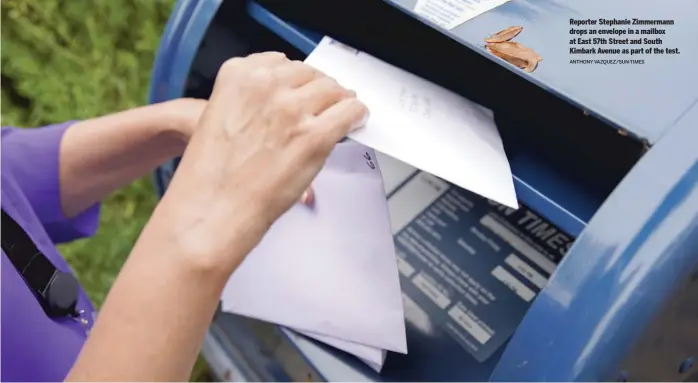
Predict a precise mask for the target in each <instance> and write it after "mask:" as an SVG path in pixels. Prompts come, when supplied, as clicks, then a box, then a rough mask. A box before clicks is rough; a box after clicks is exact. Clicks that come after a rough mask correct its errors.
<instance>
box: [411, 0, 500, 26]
mask: <svg viewBox="0 0 698 383" xmlns="http://www.w3.org/2000/svg"><path fill="white" fill-rule="evenodd" d="M507 1H509V0H417V5H415V7H414V12H415V13H416V14H418V15H419V16H422V17H424V18H425V19H427V20H429V21H431V22H433V23H435V24H437V25H438V26H440V27H441V28H444V29H446V30H451V29H453V28H455V27H457V26H459V25H461V24H463V23H464V22H466V21H468V20H470V19H472V18H473V17H475V16H478V15H480V14H482V13H485V12H487V11H489V10H490V9H493V8H496V7H498V6H500V5H502V4H504V3H506V2H507Z"/></svg>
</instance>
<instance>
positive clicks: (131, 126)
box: [59, 100, 196, 217]
mask: <svg viewBox="0 0 698 383" xmlns="http://www.w3.org/2000/svg"><path fill="white" fill-rule="evenodd" d="M187 102H196V101H193V100H176V101H171V102H166V103H161V104H156V105H149V106H145V107H140V108H136V109H131V110H127V111H124V112H119V113H115V114H111V115H107V116H104V117H99V118H94V119H89V120H85V121H81V122H78V123H75V124H74V125H73V126H71V127H70V128H69V129H68V130H67V131H66V133H65V135H64V136H63V139H62V141H61V149H60V162H59V164H60V186H61V187H60V192H61V206H62V208H63V212H64V213H65V215H66V216H68V217H72V216H75V215H77V214H79V213H80V212H82V211H83V210H85V209H86V208H88V207H89V206H91V205H93V204H94V203H96V202H98V201H100V200H102V199H104V198H105V197H106V196H107V195H109V194H110V193H111V192H113V191H114V190H116V189H118V188H119V187H122V186H124V185H127V184H128V183H130V182H132V181H133V180H135V179H137V178H139V177H141V176H143V175H146V174H148V173H149V172H151V171H153V170H154V169H155V168H156V167H157V166H159V165H161V164H162V163H164V162H165V161H167V160H168V159H170V158H173V157H175V156H177V155H180V154H181V153H182V151H183V150H184V147H185V145H186V139H185V138H184V137H183V136H182V134H181V131H180V130H181V129H179V124H181V123H182V122H181V120H182V117H181V116H182V112H181V110H180V109H182V107H183V106H186V105H183V104H186V103H187Z"/></svg>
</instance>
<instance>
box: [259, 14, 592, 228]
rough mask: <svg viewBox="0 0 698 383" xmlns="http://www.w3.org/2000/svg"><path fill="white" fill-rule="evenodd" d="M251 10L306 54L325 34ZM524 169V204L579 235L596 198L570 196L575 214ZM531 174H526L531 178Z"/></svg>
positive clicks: (549, 182)
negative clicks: (536, 184) (539, 186)
mask: <svg viewBox="0 0 698 383" xmlns="http://www.w3.org/2000/svg"><path fill="white" fill-rule="evenodd" d="M247 12H248V14H249V15H250V16H251V17H252V18H253V19H255V20H256V21H257V22H258V23H260V24H262V25H263V26H265V27H266V28H267V29H269V30H271V31H273V32H274V33H276V34H277V35H278V36H279V37H281V38H282V39H284V40H286V41H287V42H288V43H290V44H292V45H294V46H295V47H296V48H298V49H299V50H300V51H302V52H303V53H305V54H310V52H312V51H313V49H315V47H316V46H317V44H318V43H319V42H320V40H321V39H322V37H323V36H322V35H318V34H316V33H313V32H310V31H307V30H304V29H302V28H299V27H296V26H294V25H293V24H290V23H287V22H285V21H284V20H282V19H280V18H278V17H277V16H276V15H274V14H272V13H271V12H269V11H268V10H266V9H265V8H264V7H262V6H260V5H259V4H257V3H255V2H253V1H249V2H248V3H247ZM512 165H513V166H512V167H513V168H514V169H516V170H519V171H520V172H521V173H524V174H526V175H527V176H529V177H530V178H534V179H536V181H538V182H539V184H542V185H545V186H546V189H548V190H549V191H552V190H558V189H567V190H573V189H574V188H571V187H569V185H566V184H565V182H564V181H562V180H554V179H546V177H541V175H540V174H539V173H540V169H530V166H526V165H524V166H520V167H518V169H517V167H516V166H515V165H516V163H513V164H512ZM521 173H520V174H519V175H518V176H517V174H515V175H514V187H515V189H516V193H517V196H518V197H519V199H520V200H521V201H522V202H523V203H524V204H526V205H528V206H529V207H531V208H532V209H534V210H536V211H537V212H539V213H540V214H542V215H543V216H545V217H546V218H548V219H549V220H550V221H552V222H553V223H554V224H555V225H557V226H558V227H560V228H561V229H562V230H564V231H566V232H567V233H569V234H571V235H572V236H575V237H576V236H578V235H579V234H580V233H581V232H582V230H584V227H585V226H586V223H585V222H586V221H585V218H586V219H588V218H591V216H592V215H593V213H594V212H595V211H596V208H597V206H595V205H594V203H593V202H591V201H588V200H586V199H584V198H569V199H568V200H569V201H566V202H568V204H567V205H571V206H573V207H574V208H575V213H576V214H575V213H573V212H571V211H569V210H567V209H566V208H564V207H563V206H561V205H560V204H559V203H558V202H555V201H553V200H551V199H550V198H548V197H546V196H545V194H544V193H541V191H540V190H537V189H536V188H534V187H533V186H531V185H529V183H528V182H527V181H525V180H524V179H522V178H521V177H520V175H521ZM529 177H526V178H527V179H528V178H529ZM547 178H552V177H547Z"/></svg>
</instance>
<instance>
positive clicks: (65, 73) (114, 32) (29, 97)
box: [1, 0, 208, 380]
mask: <svg viewBox="0 0 698 383" xmlns="http://www.w3.org/2000/svg"><path fill="white" fill-rule="evenodd" d="M173 5H174V0H105V1H94V0H71V1H62V0H3V1H2V5H1V6H2V20H1V21H2V50H1V51H2V125H3V126H4V125H13V126H21V127H36V126H41V125H46V124H50V123H55V122H62V121H66V120H71V119H85V118H90V117H95V116H99V115H104V114H107V113H110V112H115V111H118V110H123V109H127V108H131V107H135V106H138V105H142V104H145V103H146V101H147V99H146V98H147V91H148V84H149V78H150V73H151V69H152V63H153V59H154V53H155V51H156V49H157V45H158V43H159V40H160V36H161V33H162V31H163V28H164V26H165V23H166V22H167V19H168V17H169V14H170V11H171V9H172V6H173ZM28 160H29V159H28ZM156 203H157V199H156V196H155V192H154V189H153V185H152V182H151V180H150V178H149V177H146V178H144V179H141V180H138V181H136V182H134V183H133V184H131V185H129V186H128V187H125V188H123V189H121V190H119V191H117V192H116V193H114V194H113V195H112V196H110V197H109V198H108V199H107V200H106V201H104V203H103V205H102V216H101V226H100V229H99V232H98V233H97V235H96V236H94V237H93V238H90V239H84V240H80V241H76V242H73V243H70V244H66V245H61V246H60V250H61V252H62V254H63V255H64V257H65V258H66V259H67V260H68V262H69V263H70V265H71V266H72V268H73V270H74V271H75V273H76V274H77V276H78V278H79V279H80V281H81V283H82V284H83V287H84V288H85V290H86V291H87V293H88V295H89V296H90V298H91V299H92V300H93V302H94V303H95V304H96V305H97V306H98V307H99V306H100V305H101V304H102V302H103V301H104V298H105V296H106V294H107V292H108V290H109V287H110V286H111V284H112V282H113V281H114V279H115V277H116V275H117V273H118V271H119V269H120V268H121V265H122V264H123V263H124V261H125V259H126V257H127V256H128V254H129V252H130V250H131V247H132V246H133V244H134V242H135V240H136V238H137V237H138V234H139V233H140V231H141V229H142V228H143V226H144V225H145V223H146V221H147V220H148V217H149V216H150V214H151V212H152V211H153V208H154V207H155V204H156ZM206 371H207V369H206V366H205V364H204V363H202V362H201V361H199V363H197V368H196V369H195V372H194V374H193V376H192V380H205V379H208V376H207V375H206Z"/></svg>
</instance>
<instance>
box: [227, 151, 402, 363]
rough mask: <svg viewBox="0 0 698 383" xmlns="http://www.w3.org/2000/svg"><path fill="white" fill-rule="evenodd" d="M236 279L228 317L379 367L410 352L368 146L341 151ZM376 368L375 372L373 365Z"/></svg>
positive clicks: (375, 167)
mask: <svg viewBox="0 0 698 383" xmlns="http://www.w3.org/2000/svg"><path fill="white" fill-rule="evenodd" d="M313 188H314V191H315V206H314V207H313V208H309V207H307V206H303V205H300V204H299V205H296V206H294V207H292V208H291V209H290V210H289V211H288V212H287V213H286V214H284V215H283V216H282V217H281V218H280V219H279V220H277V222H275V223H274V225H272V227H271V229H270V230H269V232H267V234H266V235H265V237H264V239H263V240H262V241H261V243H260V244H259V245H258V246H257V247H256V248H255V249H254V250H253V251H252V252H251V253H250V254H249V255H248V256H247V258H246V259H245V261H243V263H242V264H241V265H240V267H239V268H238V269H237V270H236V271H235V273H234V274H233V275H232V276H231V278H230V280H229V281H228V284H227V285H226V288H225V290H224V293H223V296H222V308H223V310H224V311H226V312H232V313H235V314H239V315H243V316H247V317H252V318H256V319H260V320H264V321H267V322H272V323H276V324H279V325H282V326H286V327H289V328H291V329H293V330H295V331H298V332H301V333H304V334H306V335H308V336H310V337H314V338H316V339H318V340H320V341H325V342H326V343H328V344H330V345H332V346H335V347H337V348H340V349H343V350H345V351H347V352H350V353H352V354H355V355H357V356H358V357H360V358H361V359H364V361H366V362H367V363H368V364H369V365H371V366H372V367H373V368H377V369H380V365H382V362H383V359H384V357H385V352H384V351H383V350H390V351H395V352H399V353H407V341H406V334H405V322H404V314H403V308H402V292H401V289H400V281H399V276H398V271H397V261H396V255H395V248H394V244H393V236H392V230H391V226H390V219H389V216H388V207H387V203H386V198H385V190H384V188H383V180H382V177H381V173H380V170H379V168H378V163H377V161H376V160H375V154H374V152H373V150H372V149H370V148H368V147H365V146H363V145H360V144H357V143H355V142H351V141H349V142H344V143H341V144H338V145H337V146H336V147H335V149H334V151H333V152H332V154H331V155H330V157H329V158H328V160H327V162H326V164H325V166H324V168H323V169H322V171H321V172H320V173H319V174H318V176H317V178H316V179H315V181H314V182H313ZM376 365H377V367H376Z"/></svg>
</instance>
